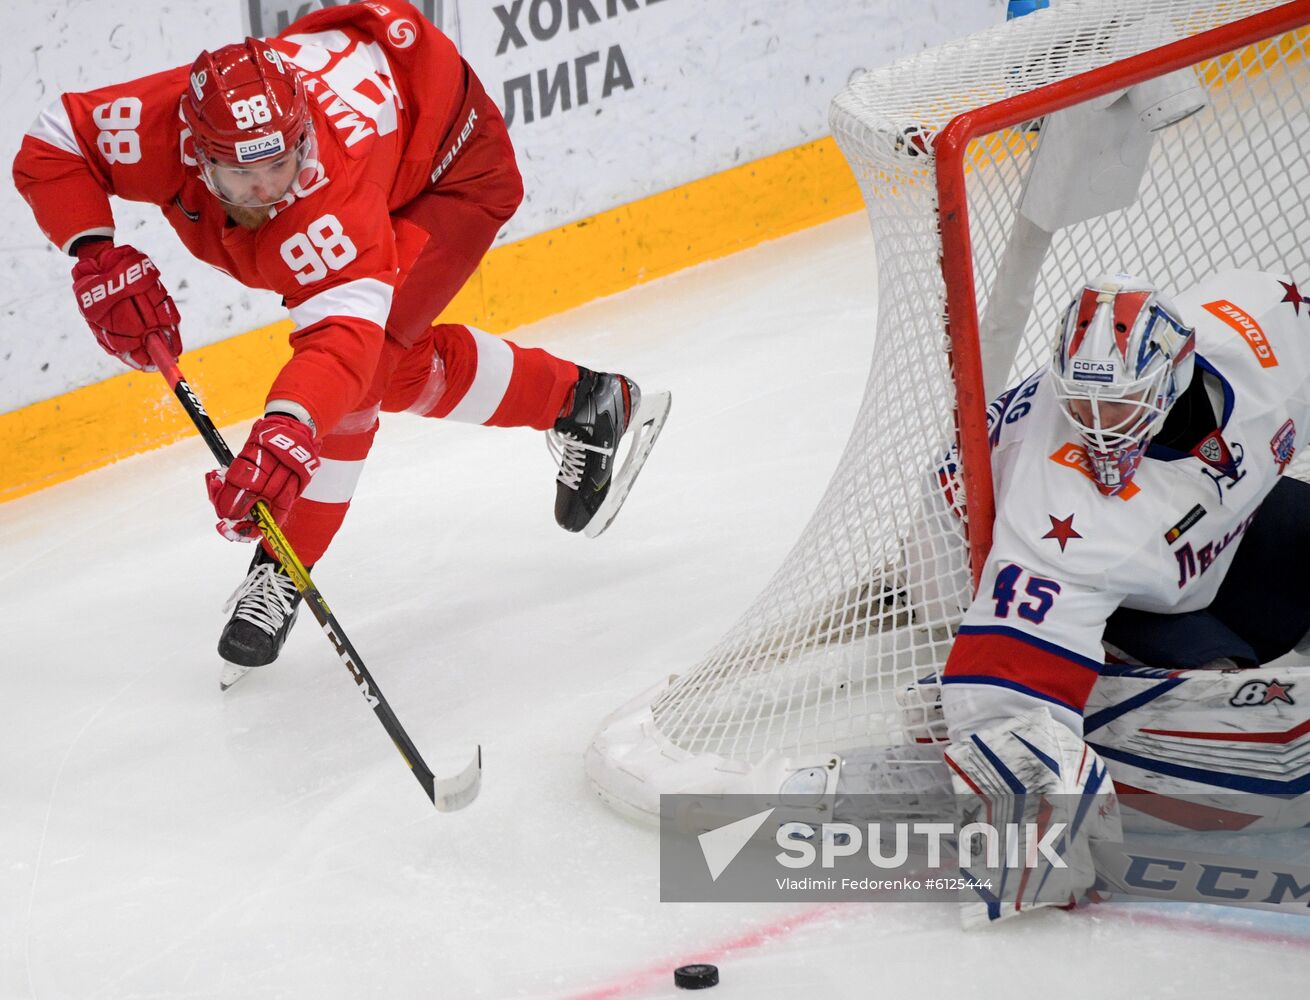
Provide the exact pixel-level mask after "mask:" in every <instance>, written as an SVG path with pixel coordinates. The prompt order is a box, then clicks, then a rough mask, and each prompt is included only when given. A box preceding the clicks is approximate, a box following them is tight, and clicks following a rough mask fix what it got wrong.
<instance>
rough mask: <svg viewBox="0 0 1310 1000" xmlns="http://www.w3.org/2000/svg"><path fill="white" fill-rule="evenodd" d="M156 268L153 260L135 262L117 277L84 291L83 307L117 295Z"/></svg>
mask: <svg viewBox="0 0 1310 1000" xmlns="http://www.w3.org/2000/svg"><path fill="white" fill-rule="evenodd" d="M153 270H155V265H154V262H153V261H148V260H143V261H139V262H137V263H135V264H133V265H132V266H131V267H129V268H128V269H127V270H126V271H124V272H123V273H122V274H120V275H119V276H118V277H117V278H110V279H109V280H108V281H106V282H105V283H104V284H102V285H93V286H92V287H91V288H88V289H87V290H86V291H85V292H83V293H82V308H83V309H85V308H86V307H87V306H89V305H91V304H92V303H93V302H103V301H104V300H105V299H107V298H109V296H111V295H117V294H118V293H119V292H121V291H122V290H123V289H124V288H126V287H127V286H128V285H131V284H133V283H134V282H137V281H140V280H141V279H142V278H144V277H145V276H146V273H147V272H149V271H153Z"/></svg>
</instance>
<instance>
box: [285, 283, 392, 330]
mask: <svg viewBox="0 0 1310 1000" xmlns="http://www.w3.org/2000/svg"><path fill="white" fill-rule="evenodd" d="M391 294H392V288H391V286H390V285H388V284H387V283H386V282H384V281H379V280H378V279H377V278H358V279H356V280H355V281H347V282H346V283H344V284H341V285H337V286H335V287H333V288H329V289H327V290H326V291H323V292H319V293H318V294H317V295H315V296H313V297H312V298H308V299H306V300H305V301H304V302H302V303H300V305H298V306H294V307H292V309H291V318H292V320H294V321H295V324H296V327H297V328H298V329H302V330H303V329H304V328H305V327H308V326H313V325H314V324H315V323H321V322H322V321H323V320H325V319H327V318H328V317H329V316H340V317H343V318H348V319H363V320H367V321H368V322H370V323H374V324H376V325H377V326H379V327H382V328H383V329H386V325H387V315H388V314H389V313H390V312H391Z"/></svg>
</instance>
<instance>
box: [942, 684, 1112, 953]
mask: <svg viewBox="0 0 1310 1000" xmlns="http://www.w3.org/2000/svg"><path fill="white" fill-rule="evenodd" d="M946 765H947V767H948V768H950V771H951V783H952V785H953V786H954V789H955V793H956V796H957V809H958V811H959V816H958V820H959V823H960V826H961V829H960V840H961V852H960V857H961V861H960V874H961V876H963V877H965V878H966V879H967V880H968V882H969V884H970V885H971V886H974V887H973V888H968V889H964V890H962V894H963V896H964V898H963V899H962V900H961V912H960V918H961V921H962V923H963V924H964V926H965V928H966V929H972V928H976V927H985V926H987V925H988V924H989V923H992V922H994V921H997V920H1004V919H1006V918H1007V917H1013V916H1016V915H1017V914H1019V913H1023V912H1026V911H1028V910H1032V909H1036V908H1037V907H1041V906H1067V905H1069V904H1070V903H1072V902H1074V901H1076V900H1077V899H1079V898H1080V897H1081V896H1082V895H1083V894H1084V893H1085V892H1086V891H1087V890H1088V889H1090V888H1091V887H1092V885H1093V884H1094V883H1095V882H1096V865H1095V862H1094V861H1093V858H1092V841H1093V840H1109V841H1119V840H1122V839H1123V833H1122V828H1121V826H1120V822H1119V811H1118V803H1117V801H1116V799H1115V795H1114V786H1113V784H1112V783H1111V781H1110V777H1109V775H1108V773H1107V772H1106V769H1105V764H1104V763H1103V762H1102V761H1101V758H1100V757H1098V756H1097V754H1096V751H1095V750H1093V749H1092V748H1091V747H1089V746H1088V745H1087V744H1086V743H1084V742H1083V741H1082V740H1081V739H1079V737H1078V736H1076V735H1075V734H1074V733H1073V732H1072V731H1071V730H1070V729H1069V728H1068V727H1066V726H1063V725H1061V724H1060V723H1058V722H1056V721H1055V720H1054V719H1053V718H1052V717H1051V714H1050V713H1049V712H1048V711H1047V710H1046V709H1044V708H1037V709H1034V710H1032V711H1030V712H1026V713H1024V714H1023V715H1021V716H1019V717H1018V718H1016V719H1012V720H1009V721H1007V722H1003V723H1001V724H1000V725H997V726H992V727H990V728H988V729H984V730H982V731H981V732H978V733H974V734H972V735H971V736H969V737H968V738H966V739H963V740H961V741H959V742H958V743H953V744H951V746H950V747H948V748H947V750H946ZM975 822H977V823H983V824H986V825H988V826H989V827H993V828H1003V829H1005V830H1007V831H1011V830H1013V831H1015V836H1016V838H1017V839H1019V840H1022V843H1021V844H1020V845H1019V847H1020V849H1015V850H1010V849H1009V843H1008V841H1007V845H1006V846H1007V850H1006V851H1005V852H1004V856H1003V857H999V858H998V859H996V860H997V862H998V863H996V864H991V863H989V859H986V858H981V859H974V858H971V857H969V856H967V855H966V854H965V853H964V851H963V842H964V841H965V839H966V838H965V836H964V834H965V831H966V830H967V828H968V824H970V823H975ZM980 853H981V852H980Z"/></svg>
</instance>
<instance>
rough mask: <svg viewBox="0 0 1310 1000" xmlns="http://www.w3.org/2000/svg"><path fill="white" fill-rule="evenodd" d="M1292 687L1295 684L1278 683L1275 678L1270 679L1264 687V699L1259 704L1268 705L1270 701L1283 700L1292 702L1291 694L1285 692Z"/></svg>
mask: <svg viewBox="0 0 1310 1000" xmlns="http://www.w3.org/2000/svg"><path fill="white" fill-rule="evenodd" d="M1294 687H1296V685H1295V684H1279V683H1278V681H1276V680H1273V681H1270V682H1269V686H1268V687H1266V688H1265V700H1264V701H1263V702H1261V704H1262V705H1268V704H1269V703H1270V702H1271V701H1285V702H1287V703H1288V704H1289V705H1291V704H1294V702H1293V701H1292V696H1291V695H1290V694H1288V693H1287V692H1288V691H1290V690H1291V689H1292V688H1294Z"/></svg>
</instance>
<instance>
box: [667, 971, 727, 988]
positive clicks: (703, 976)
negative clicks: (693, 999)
mask: <svg viewBox="0 0 1310 1000" xmlns="http://www.w3.org/2000/svg"><path fill="white" fill-rule="evenodd" d="M673 985H674V986H676V987H677V988H678V989H680V990H708V989H709V988H710V987H711V986H718V985H719V967H718V966H717V965H684V966H682V967H681V968H678V969H674V970H673Z"/></svg>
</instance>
